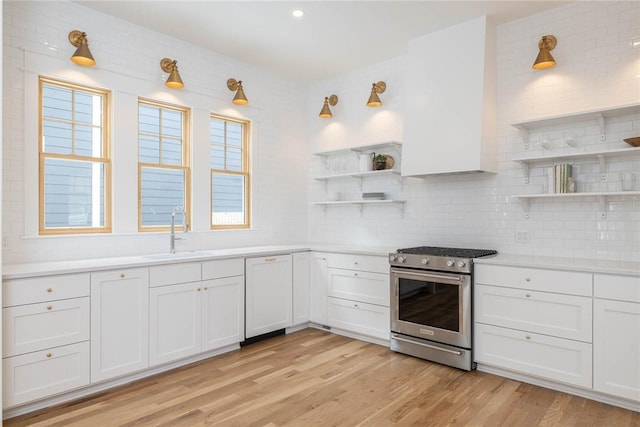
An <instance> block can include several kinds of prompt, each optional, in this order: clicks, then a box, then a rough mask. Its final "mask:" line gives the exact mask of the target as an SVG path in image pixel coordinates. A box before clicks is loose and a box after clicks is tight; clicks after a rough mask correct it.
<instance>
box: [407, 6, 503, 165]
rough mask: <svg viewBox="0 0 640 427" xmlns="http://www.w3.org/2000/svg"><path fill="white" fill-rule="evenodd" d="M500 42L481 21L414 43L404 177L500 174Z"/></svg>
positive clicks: (438, 33)
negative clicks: (497, 100)
mask: <svg viewBox="0 0 640 427" xmlns="http://www.w3.org/2000/svg"><path fill="white" fill-rule="evenodd" d="M495 40H496V36H495V29H494V28H493V26H492V25H490V24H489V23H488V22H487V19H486V17H480V18H476V19H473V20H471V21H467V22H463V23H461V24H457V25H453V26H451V27H448V28H445V29H443V30H440V31H436V32H433V33H430V34H427V35H425V36H422V37H419V38H416V39H414V40H411V41H410V42H409V55H408V64H407V65H408V66H407V87H409V88H411V89H410V90H409V94H408V95H407V107H408V108H407V109H406V111H407V114H406V117H405V122H404V137H403V139H404V144H403V150H402V175H403V176H411V175H429V174H441V173H454V172H477V171H486V172H496V171H497V154H496V147H497V141H496V119H495V108H496V107H495V86H496V82H495V79H496V77H495V75H496V71H495V70H496V57H495V43H496V41H495Z"/></svg>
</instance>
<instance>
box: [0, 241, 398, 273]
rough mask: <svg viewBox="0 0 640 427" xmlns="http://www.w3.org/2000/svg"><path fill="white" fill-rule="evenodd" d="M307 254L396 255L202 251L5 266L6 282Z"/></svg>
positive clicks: (379, 252)
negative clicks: (239, 258) (120, 269)
mask: <svg viewBox="0 0 640 427" xmlns="http://www.w3.org/2000/svg"><path fill="white" fill-rule="evenodd" d="M308 250H313V251H318V252H339V253H358V254H363V255H374V256H385V257H386V256H387V255H388V254H389V252H393V251H395V249H391V248H380V247H355V246H347V245H327V244H305V245H276V246H254V247H243V248H230V249H215V250H202V251H195V252H178V253H176V254H174V255H171V254H168V253H160V254H151V255H140V256H127V257H115V258H95V259H81V260H72V261H51V262H38V263H29V264H11V265H4V266H2V278H3V279H4V280H9V279H19V278H24V277H35V276H45V275H50V274H71V273H80V272H89V271H100V270H108V269H113V268H131V267H143V266H152V265H164V264H172V263H179V262H189V261H203V260H210V259H224V258H238V257H254V256H255V257H260V256H267V255H275V254H282V253H293V252H304V251H308Z"/></svg>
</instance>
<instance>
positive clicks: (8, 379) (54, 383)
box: [2, 341, 89, 407]
mask: <svg viewBox="0 0 640 427" xmlns="http://www.w3.org/2000/svg"><path fill="white" fill-rule="evenodd" d="M2 374H3V387H2V389H3V393H2V397H3V405H4V407H11V406H15V405H19V404H21V403H25V402H30V401H32V400H37V399H41V398H44V397H48V396H50V395H53V394H56V393H61V392H63V391H67V390H72V389H74V388H78V387H82V386H86V385H89V342H88V341H84V342H81V343H77V344H70V345H65V346H62V347H55V348H52V349H47V350H40V351H36V352H33V353H27V354H23V355H20V356H15V357H10V358H7V359H4V360H3V361H2Z"/></svg>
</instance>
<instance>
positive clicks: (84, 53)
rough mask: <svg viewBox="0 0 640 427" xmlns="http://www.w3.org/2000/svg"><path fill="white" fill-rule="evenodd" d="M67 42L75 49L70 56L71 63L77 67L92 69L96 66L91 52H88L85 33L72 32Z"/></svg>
mask: <svg viewBox="0 0 640 427" xmlns="http://www.w3.org/2000/svg"><path fill="white" fill-rule="evenodd" d="M69 42H70V43H71V44H72V45H73V46H75V47H77V49H76V51H75V52H74V53H73V55H71V61H73V62H75V63H76V64H78V65H84V66H85V67H93V66H94V65H96V60H95V59H93V55H91V51H90V50H89V42H88V41H87V33H84V32H82V31H78V30H73V31H71V32H70V33H69Z"/></svg>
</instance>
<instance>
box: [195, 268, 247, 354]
mask: <svg viewBox="0 0 640 427" xmlns="http://www.w3.org/2000/svg"><path fill="white" fill-rule="evenodd" d="M243 339H244V276H235V277H226V278H224V279H215V280H208V281H205V282H202V351H207V350H213V349H216V348H220V347H224V346H225V345H231V344H237V343H239V342H240V341H243Z"/></svg>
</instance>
